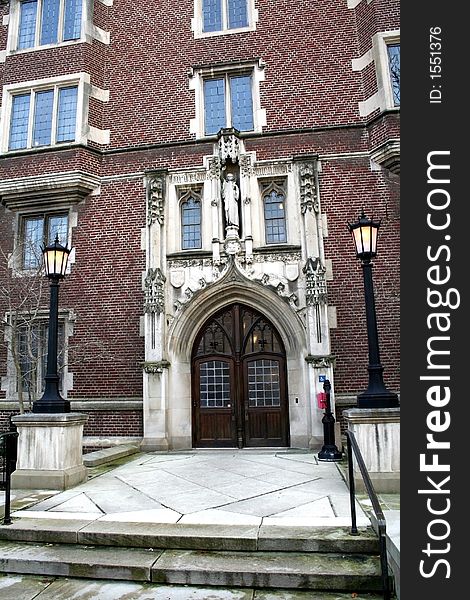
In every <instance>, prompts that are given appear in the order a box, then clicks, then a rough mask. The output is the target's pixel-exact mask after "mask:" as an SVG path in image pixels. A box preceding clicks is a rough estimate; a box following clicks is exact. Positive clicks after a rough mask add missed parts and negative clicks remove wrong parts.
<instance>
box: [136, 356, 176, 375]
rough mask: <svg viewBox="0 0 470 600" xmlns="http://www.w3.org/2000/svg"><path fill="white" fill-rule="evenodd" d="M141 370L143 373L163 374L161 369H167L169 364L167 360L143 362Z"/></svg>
mask: <svg viewBox="0 0 470 600" xmlns="http://www.w3.org/2000/svg"><path fill="white" fill-rule="evenodd" d="M142 368H143V369H144V371H145V373H148V374H149V375H156V374H157V373H163V369H169V368H170V363H169V362H168V361H167V360H159V361H145V362H144V363H142Z"/></svg>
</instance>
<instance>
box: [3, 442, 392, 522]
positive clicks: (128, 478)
mask: <svg viewBox="0 0 470 600" xmlns="http://www.w3.org/2000/svg"><path fill="white" fill-rule="evenodd" d="M121 463H123V464H120V465H118V466H116V465H115V464H114V465H113V467H114V468H109V467H108V469H106V468H101V469H100V468H97V469H95V470H94V471H93V470H90V477H89V479H88V481H86V482H84V483H82V484H80V485H78V486H76V487H74V488H72V489H70V490H66V491H63V492H54V491H47V490H30V491H26V490H13V491H12V513H11V514H12V518H28V517H31V518H48V517H49V518H54V519H57V518H63V519H87V520H95V519H96V520H100V521H123V522H153V523H181V524H184V523H187V524H231V525H233V524H240V525H260V524H261V523H263V524H264V525H289V526H296V525H304V526H305V525H332V526H347V525H349V524H350V500H349V490H348V488H347V486H346V484H345V482H344V479H343V477H342V474H341V470H340V469H339V468H338V467H337V465H336V463H331V462H320V461H318V459H317V457H316V455H315V454H314V453H312V452H302V451H294V450H290V451H277V452H276V451H270V452H266V451H264V452H260V451H253V452H251V451H243V450H240V451H237V450H227V451H206V452H202V451H194V452H191V451H188V452H174V453H150V454H137V455H133V456H131V457H128V458H127V460H122V461H121ZM364 502H365V503H364V505H363V506H361V503H359V502H357V504H356V510H357V517H358V524H359V525H364V524H369V523H370V519H369V516H368V503H367V500H366V499H364ZM393 508H396V506H393Z"/></svg>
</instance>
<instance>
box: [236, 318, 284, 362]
mask: <svg viewBox="0 0 470 600" xmlns="http://www.w3.org/2000/svg"><path fill="white" fill-rule="evenodd" d="M242 322H243V335H244V352H245V353H246V354H250V353H252V352H282V345H281V341H280V340H279V338H278V336H277V334H276V333H275V331H274V329H273V328H272V326H271V324H270V323H269V322H268V321H266V320H265V319H263V318H261V317H259V316H258V315H257V314H256V313H254V312H251V311H250V310H245V311H244V312H243V317H242Z"/></svg>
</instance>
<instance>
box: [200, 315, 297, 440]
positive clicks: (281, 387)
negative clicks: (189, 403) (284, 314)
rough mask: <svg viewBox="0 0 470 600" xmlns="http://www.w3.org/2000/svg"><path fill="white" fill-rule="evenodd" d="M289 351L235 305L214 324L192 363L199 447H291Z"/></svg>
mask: <svg viewBox="0 0 470 600" xmlns="http://www.w3.org/2000/svg"><path fill="white" fill-rule="evenodd" d="M285 371H286V361H285V351H284V347H283V344H282V341H281V338H280V336H279V334H278V333H277V331H276V329H275V328H274V327H273V325H272V324H271V323H270V322H269V321H268V320H267V319H266V318H265V317H264V316H263V315H261V314H260V313H259V312H257V311H256V310H254V309H252V308H249V307H247V306H244V305H242V304H233V305H231V306H229V307H227V308H225V309H224V310H222V311H219V312H218V313H216V314H215V315H214V316H213V317H212V318H210V319H209V320H208V321H207V322H206V324H205V325H204V326H203V328H202V329H201V331H200V333H199V335H198V336H197V338H196V343H195V346H194V350H193V359H192V398H193V444H194V446H195V447H201V448H204V447H206V448H207V447H212V448H217V447H224V446H226V447H240V448H241V447H244V446H287V445H288V444H289V415H288V404H287V389H286V387H287V386H286V373H285Z"/></svg>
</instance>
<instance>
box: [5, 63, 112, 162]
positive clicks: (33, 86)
mask: <svg viewBox="0 0 470 600" xmlns="http://www.w3.org/2000/svg"><path fill="white" fill-rule="evenodd" d="M75 85H76V86H77V87H78V94H77V114H76V125H75V140H73V141H68V142H59V143H54V144H50V145H47V146H38V147H34V146H33V147H28V148H21V149H12V150H9V149H8V145H9V137H10V124H11V110H12V100H13V96H15V95H17V94H25V93H28V92H31V91H41V90H47V89H51V88H55V87H59V88H60V87H70V86H75ZM90 98H95V99H97V100H100V101H102V102H107V101H108V100H109V92H108V91H107V90H102V89H100V88H97V87H96V86H94V85H91V84H90V75H89V74H88V73H85V72H80V73H71V74H68V75H59V76H56V77H46V78H44V79H34V80H30V81H23V82H20V83H12V84H8V85H4V86H3V90H2V107H1V113H0V132H1V133H0V135H1V137H0V155H2V154H10V153H15V154H17V153H30V152H39V151H41V150H42V149H44V148H58V149H62V148H69V147H71V146H77V145H86V144H87V142H88V141H94V142H96V143H98V144H104V145H105V144H109V139H110V131H109V130H102V129H98V128H96V127H92V126H90V125H88V111H89V99H90ZM31 122H32V119H31V118H30V126H31Z"/></svg>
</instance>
